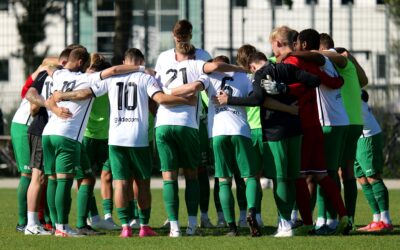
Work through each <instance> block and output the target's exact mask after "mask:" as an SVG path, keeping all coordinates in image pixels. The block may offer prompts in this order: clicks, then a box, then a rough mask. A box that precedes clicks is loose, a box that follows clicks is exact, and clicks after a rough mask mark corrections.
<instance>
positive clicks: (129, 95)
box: [117, 82, 137, 110]
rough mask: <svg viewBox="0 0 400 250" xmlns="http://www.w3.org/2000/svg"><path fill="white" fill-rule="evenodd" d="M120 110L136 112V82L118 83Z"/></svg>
mask: <svg viewBox="0 0 400 250" xmlns="http://www.w3.org/2000/svg"><path fill="white" fill-rule="evenodd" d="M117 87H118V110H123V109H124V108H125V109H127V110H135V109H136V107H137V84H136V83H134V82H128V83H127V84H125V83H123V82H117Z"/></svg>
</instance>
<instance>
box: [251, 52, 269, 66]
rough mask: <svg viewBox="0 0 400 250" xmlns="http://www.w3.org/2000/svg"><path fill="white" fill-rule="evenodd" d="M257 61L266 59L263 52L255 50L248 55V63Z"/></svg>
mask: <svg viewBox="0 0 400 250" xmlns="http://www.w3.org/2000/svg"><path fill="white" fill-rule="evenodd" d="M259 61H266V62H267V61H268V59H267V57H266V56H265V54H264V53H262V52H260V51H257V52H256V53H254V54H252V55H251V56H250V57H249V64H251V63H258V62H259Z"/></svg>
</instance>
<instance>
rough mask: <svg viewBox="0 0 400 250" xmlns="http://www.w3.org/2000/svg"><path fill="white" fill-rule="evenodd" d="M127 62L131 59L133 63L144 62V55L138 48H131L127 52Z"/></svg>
mask: <svg viewBox="0 0 400 250" xmlns="http://www.w3.org/2000/svg"><path fill="white" fill-rule="evenodd" d="M124 58H125V60H126V59H129V60H131V61H132V62H138V61H140V60H142V61H144V55H143V53H142V51H140V50H139V49H137V48H130V49H128V50H127V51H126V52H125V56H124Z"/></svg>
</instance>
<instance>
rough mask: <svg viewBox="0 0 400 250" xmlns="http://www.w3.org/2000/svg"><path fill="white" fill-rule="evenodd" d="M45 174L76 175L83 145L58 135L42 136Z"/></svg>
mask: <svg viewBox="0 0 400 250" xmlns="http://www.w3.org/2000/svg"><path fill="white" fill-rule="evenodd" d="M42 143H43V160H44V173H45V174H46V175H53V174H75V173H76V170H77V168H78V166H79V165H80V159H81V144H80V143H79V142H78V141H75V140H72V139H70V138H67V137H64V136H58V135H44V136H42Z"/></svg>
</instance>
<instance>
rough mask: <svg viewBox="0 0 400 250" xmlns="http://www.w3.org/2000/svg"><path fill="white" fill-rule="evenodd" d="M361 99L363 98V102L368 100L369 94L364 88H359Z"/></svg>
mask: <svg viewBox="0 0 400 250" xmlns="http://www.w3.org/2000/svg"><path fill="white" fill-rule="evenodd" d="M361 100H363V101H364V102H368V100H369V94H368V92H367V91H366V90H365V89H362V90H361Z"/></svg>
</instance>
